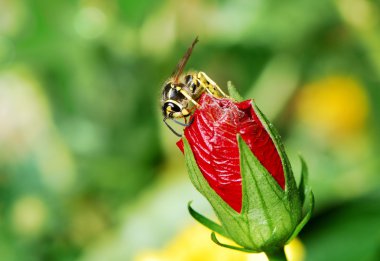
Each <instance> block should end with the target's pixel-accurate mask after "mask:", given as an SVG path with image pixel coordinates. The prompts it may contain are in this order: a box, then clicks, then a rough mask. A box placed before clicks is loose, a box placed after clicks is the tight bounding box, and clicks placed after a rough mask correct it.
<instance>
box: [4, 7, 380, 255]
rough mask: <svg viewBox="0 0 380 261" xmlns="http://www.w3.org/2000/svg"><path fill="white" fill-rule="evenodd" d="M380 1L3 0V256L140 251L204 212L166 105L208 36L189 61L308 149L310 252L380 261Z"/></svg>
mask: <svg viewBox="0 0 380 261" xmlns="http://www.w3.org/2000/svg"><path fill="white" fill-rule="evenodd" d="M379 14H380V2H379V1H377V0H372V1H371V0H331V1H329V0H318V1H308V0H290V1H274V0H253V1H248V0H235V1H228V0H208V1H200V0H193V1H175V0H167V1H153V0H145V1H126V0H108V1H100V0H87V1H74V0H69V1H63V0H62V1H42V0H35V1H22V0H1V1H0V260H134V259H135V258H137V256H140V257H141V256H142V255H144V253H146V252H149V251H166V250H160V249H165V246H166V245H167V244H168V242H174V241H175V238H176V235H177V234H180V233H181V231H183V229H185V228H186V227H188V226H189V225H191V224H193V221H192V220H191V218H190V217H189V215H188V213H187V210H186V203H187V202H188V201H189V200H192V199H194V200H195V201H194V205H195V207H196V208H197V209H198V210H201V209H204V210H206V211H207V210H208V211H210V208H209V207H208V205H207V203H206V202H204V200H203V199H202V198H201V196H200V195H199V194H198V193H197V192H196V191H195V190H194V189H193V188H192V186H191V184H190V181H189V180H188V178H187V176H186V170H185V166H184V163H183V158H182V155H181V153H180V152H179V150H178V149H177V147H176V145H175V142H176V141H177V137H175V136H174V135H173V134H172V133H171V132H170V131H169V130H168V129H167V128H165V126H164V124H163V123H162V121H161V111H160V108H159V97H160V91H161V85H162V84H163V82H164V81H165V80H166V78H167V77H168V76H170V74H171V72H172V70H173V69H174V67H175V65H176V64H177V62H178V60H179V59H180V58H181V57H182V55H183V53H184V51H185V50H186V49H187V47H188V46H189V45H190V43H191V41H192V40H193V39H194V37H195V36H196V35H198V36H199V39H200V42H199V44H198V45H197V47H196V49H195V51H194V53H193V55H192V57H191V59H190V61H189V64H188V66H187V68H188V69H195V70H202V71H204V72H206V73H207V74H208V75H209V76H210V77H211V78H212V79H213V80H214V81H216V82H217V83H218V84H219V85H220V86H222V87H223V88H225V87H226V83H227V81H229V80H231V81H232V82H233V84H234V85H235V86H236V87H237V88H238V90H239V91H240V93H241V94H242V95H243V96H244V97H245V98H254V99H255V100H256V102H257V103H258V105H259V106H260V107H261V109H262V110H263V111H264V113H266V114H267V115H268V116H269V118H270V119H272V120H273V121H274V123H275V125H276V127H277V128H278V129H279V132H280V133H281V135H282V137H283V140H284V142H285V144H286V147H287V151H288V153H289V156H290V158H291V161H292V163H293V168H294V170H295V172H296V173H298V171H299V162H298V159H297V153H298V152H301V153H302V154H303V155H304V157H305V159H306V160H307V162H308V164H309V168H310V179H311V184H312V187H313V190H314V192H315V196H316V204H317V206H316V210H315V214H314V217H313V219H312V221H311V222H310V224H309V225H308V226H307V227H306V228H305V229H304V231H303V232H302V233H301V235H300V239H301V240H302V242H303V247H304V251H305V253H306V254H305V258H306V260H379V259H380V192H379V189H380V175H379V170H380V166H379V165H380V161H379V159H378V158H379V156H378V155H379V154H380V150H379V145H380V138H379V137H380V135H379V134H380V121H379V117H380V21H379V19H380V16H379ZM204 237H205V238H207V239H208V237H209V232H206V233H205V234H204ZM173 240H174V241H173ZM211 244H212V243H211ZM190 245H191V243H190ZM182 247H183V251H186V249H188V248H189V245H183V246H182ZM194 251H196V250H194ZM168 255H169V256H170V253H169V254H168ZM143 260H146V261H148V260H180V259H178V258H177V259H176V258H174V257H173V258H172V259H170V257H169V259H159V258H158V257H156V259H154V257H152V258H151V259H148V258H146V259H143ZM183 260H184V259H183ZM194 260H195V259H194ZM196 260H202V259H196ZM209 260H211V259H209ZM218 260H221V259H218ZM226 260H227V259H226Z"/></svg>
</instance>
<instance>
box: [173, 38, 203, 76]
mask: <svg viewBox="0 0 380 261" xmlns="http://www.w3.org/2000/svg"><path fill="white" fill-rule="evenodd" d="M198 41H199V40H198V36H197V37H195V39H194V41H193V43H192V44H191V46H190V47H189V49H187V51H186V53H185V54H184V55H183V57H182V59H181V60H180V61H179V63H178V64H177V67H176V68H175V70H174V72H173V74H172V77H173V78H174V83H177V82H178V79H179V77H180V76H181V74H182V72H183V69H184V68H185V66H186V63H187V61H188V60H189V58H190V55H191V53H192V51H193V49H194V46H195V44H196V43H197V42H198Z"/></svg>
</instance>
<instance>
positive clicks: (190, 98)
mask: <svg viewBox="0 0 380 261" xmlns="http://www.w3.org/2000/svg"><path fill="white" fill-rule="evenodd" d="M180 93H182V94H183V96H185V97H186V98H187V99H189V101H191V102H192V103H193V104H194V105H195V106H197V107H200V105H199V103H197V102H196V101H195V100H194V99H193V98H192V97H191V96H190V95H189V94H188V93H187V92H186V91H184V90H182V89H181V90H180Z"/></svg>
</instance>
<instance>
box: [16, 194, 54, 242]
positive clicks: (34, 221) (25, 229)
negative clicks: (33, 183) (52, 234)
mask: <svg viewBox="0 0 380 261" xmlns="http://www.w3.org/2000/svg"><path fill="white" fill-rule="evenodd" d="M46 220H47V209H46V206H45V204H44V202H42V201H41V199H40V198H38V197H36V196H25V197H22V198H20V199H18V200H17V201H16V203H15V205H14V206H13V209H12V224H13V228H14V230H15V231H16V232H17V233H19V234H21V235H23V236H32V235H35V234H38V233H39V232H40V231H41V229H42V228H43V226H44V224H45V222H46Z"/></svg>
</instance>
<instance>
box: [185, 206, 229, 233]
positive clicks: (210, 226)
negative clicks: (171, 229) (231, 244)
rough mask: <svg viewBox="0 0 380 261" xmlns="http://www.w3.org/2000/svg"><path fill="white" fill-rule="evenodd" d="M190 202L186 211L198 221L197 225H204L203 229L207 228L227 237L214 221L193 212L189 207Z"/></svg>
mask: <svg viewBox="0 0 380 261" xmlns="http://www.w3.org/2000/svg"><path fill="white" fill-rule="evenodd" d="M191 202H192V201H190V202H189V203H188V204H187V209H188V210H189V213H190V215H191V216H192V217H193V218H194V219H195V220H196V221H198V222H199V223H201V224H202V225H204V226H205V227H207V228H208V229H210V230H212V231H215V232H216V233H218V234H220V235H222V236H224V237H228V235H227V233H226V231H224V228H223V227H222V226H221V225H219V224H217V223H215V222H214V221H212V220H211V219H209V218H207V217H205V216H203V215H202V214H200V213H198V212H197V211H195V210H194V209H193V208H192V207H191Z"/></svg>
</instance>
